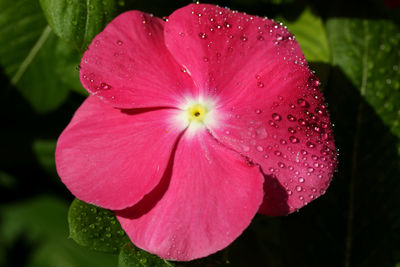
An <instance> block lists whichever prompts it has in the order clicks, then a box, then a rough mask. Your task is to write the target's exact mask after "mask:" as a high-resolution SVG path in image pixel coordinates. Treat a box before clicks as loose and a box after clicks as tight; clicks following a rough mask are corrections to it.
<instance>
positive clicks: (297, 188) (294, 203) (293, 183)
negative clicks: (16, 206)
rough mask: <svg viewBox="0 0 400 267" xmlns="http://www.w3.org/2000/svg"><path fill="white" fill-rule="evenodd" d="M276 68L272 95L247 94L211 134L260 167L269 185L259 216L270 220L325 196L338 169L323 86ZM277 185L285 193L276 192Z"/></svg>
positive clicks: (305, 73) (291, 69) (288, 68)
mask: <svg viewBox="0 0 400 267" xmlns="http://www.w3.org/2000/svg"><path fill="white" fill-rule="evenodd" d="M276 67H277V73H274V75H273V76H272V77H271V79H270V81H269V82H268V89H266V88H262V89H260V88H257V87H256V86H253V88H251V87H249V88H247V89H246V90H245V91H246V93H245V94H243V95H242V96H241V97H240V99H236V100H235V101H232V102H230V103H229V104H227V105H226V106H224V107H223V109H222V108H220V109H219V110H218V111H216V112H217V113H221V114H224V116H225V120H224V121H223V122H221V123H220V124H219V127H214V128H212V129H211V132H212V134H213V135H214V136H215V137H216V138H217V139H218V140H219V141H220V142H221V143H223V144H225V145H226V146H228V147H231V148H233V149H234V150H236V151H238V152H239V153H241V154H243V155H245V156H247V157H249V159H251V160H252V161H253V162H255V163H257V164H259V165H260V166H261V168H262V170H263V172H264V173H265V174H266V182H265V184H264V190H265V199H264V203H263V205H262V206H261V209H260V212H261V213H265V214H268V215H284V214H287V213H290V212H293V211H296V210H297V209H299V208H301V207H302V206H304V205H306V204H308V203H309V202H310V201H312V200H313V199H315V198H317V197H318V196H320V195H322V194H323V193H324V192H325V190H326V188H327V187H328V186H329V183H330V180H331V178H332V175H333V172H334V170H335V168H336V150H335V144H334V141H333V135H332V128H331V125H330V119H329V115H328V113H327V110H326V106H325V104H324V102H323V97H322V94H321V92H320V90H319V81H318V80H317V78H316V77H315V76H314V75H312V74H311V73H310V71H309V70H308V69H307V68H305V67H301V66H300V67H299V66H297V65H296V64H294V63H292V64H291V65H290V64H286V65H281V66H276ZM277 77H278V78H277ZM277 183H279V184H280V185H281V187H283V188H285V189H286V192H283V191H282V190H276V186H275V185H276V184H277ZM287 207H289V209H287Z"/></svg>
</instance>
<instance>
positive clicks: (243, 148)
mask: <svg viewBox="0 0 400 267" xmlns="http://www.w3.org/2000/svg"><path fill="white" fill-rule="evenodd" d="M241 146H242V150H243V151H244V152H248V151H249V150H250V147H249V146H247V145H243V144H242V145H241Z"/></svg>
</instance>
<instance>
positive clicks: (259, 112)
mask: <svg viewBox="0 0 400 267" xmlns="http://www.w3.org/2000/svg"><path fill="white" fill-rule="evenodd" d="M254 112H255V113H256V114H261V112H262V110H261V109H259V108H257V109H255V110H254Z"/></svg>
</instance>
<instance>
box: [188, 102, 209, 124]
mask: <svg viewBox="0 0 400 267" xmlns="http://www.w3.org/2000/svg"><path fill="white" fill-rule="evenodd" d="M207 113H208V109H207V107H206V106H205V105H202V104H195V105H193V106H190V107H189V108H188V109H187V116H188V121H189V122H197V123H204V119H205V117H206V115H207Z"/></svg>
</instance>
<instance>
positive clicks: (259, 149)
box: [256, 146, 264, 152]
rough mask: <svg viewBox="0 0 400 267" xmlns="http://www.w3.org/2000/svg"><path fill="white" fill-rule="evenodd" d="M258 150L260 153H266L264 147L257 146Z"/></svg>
mask: <svg viewBox="0 0 400 267" xmlns="http://www.w3.org/2000/svg"><path fill="white" fill-rule="evenodd" d="M256 149H257V151H259V152H262V151H264V148H262V146H257V147H256Z"/></svg>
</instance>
